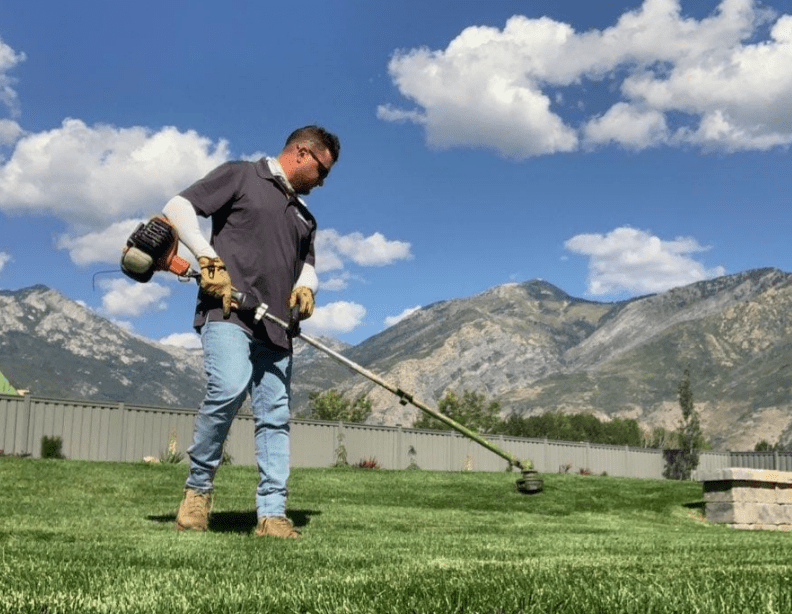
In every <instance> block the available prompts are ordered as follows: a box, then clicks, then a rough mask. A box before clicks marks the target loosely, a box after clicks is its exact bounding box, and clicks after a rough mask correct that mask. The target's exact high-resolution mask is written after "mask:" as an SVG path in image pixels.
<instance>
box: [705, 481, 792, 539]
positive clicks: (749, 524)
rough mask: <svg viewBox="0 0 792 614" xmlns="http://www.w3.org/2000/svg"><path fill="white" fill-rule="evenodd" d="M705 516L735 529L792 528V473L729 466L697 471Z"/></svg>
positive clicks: (709, 519)
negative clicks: (701, 488) (701, 486)
mask: <svg viewBox="0 0 792 614" xmlns="http://www.w3.org/2000/svg"><path fill="white" fill-rule="evenodd" d="M696 479H697V480H699V481H700V482H702V484H703V489H704V504H705V507H706V518H707V520H708V521H709V522H715V523H719V524H726V525H728V526H730V527H732V528H734V529H764V530H783V531H789V530H792V472H785V471H770V470H767V469H746V468H730V469H716V470H713V471H700V472H697V475H696Z"/></svg>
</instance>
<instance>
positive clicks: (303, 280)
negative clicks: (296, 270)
mask: <svg viewBox="0 0 792 614" xmlns="http://www.w3.org/2000/svg"><path fill="white" fill-rule="evenodd" d="M297 286H305V287H306V288H308V289H309V290H310V291H311V292H313V293H314V294H316V293H317V292H318V291H319V278H318V277H317V276H316V269H314V268H313V267H312V266H311V265H310V264H304V265H303V268H302V271H300V276H299V277H298V278H297V282H296V283H295V284H294V287H295V288H296V287H297Z"/></svg>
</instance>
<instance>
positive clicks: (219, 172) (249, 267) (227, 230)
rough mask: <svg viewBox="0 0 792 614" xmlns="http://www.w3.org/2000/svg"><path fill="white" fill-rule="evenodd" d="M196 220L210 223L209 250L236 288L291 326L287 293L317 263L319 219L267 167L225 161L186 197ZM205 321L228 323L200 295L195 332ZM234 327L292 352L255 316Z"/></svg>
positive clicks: (234, 315) (215, 303)
mask: <svg viewBox="0 0 792 614" xmlns="http://www.w3.org/2000/svg"><path fill="white" fill-rule="evenodd" d="M181 196H183V197H184V198H186V199H187V200H189V201H190V202H191V203H192V205H193V207H194V208H195V210H196V212H197V213H198V215H201V216H203V217H209V218H211V220H212V236H211V240H210V242H211V244H212V247H213V248H214V250H215V251H216V252H217V255H218V256H220V258H222V260H223V262H225V264H226V267H228V273H229V275H230V276H231V282H232V283H233V284H234V287H235V288H236V289H237V290H240V291H242V292H245V293H247V294H249V295H251V296H253V297H255V299H256V300H257V301H260V302H264V303H266V304H267V305H268V306H269V309H270V312H271V313H273V314H274V315H276V316H278V317H280V318H281V319H283V320H286V321H288V320H289V295H290V293H291V290H292V288H293V287H294V284H295V282H296V281H297V278H298V277H299V276H300V272H301V271H302V268H303V265H304V264H305V263H307V264H310V265H311V266H313V265H314V263H315V254H314V238H315V236H316V219H315V218H314V216H313V215H311V213H310V212H309V211H308V209H307V208H306V207H305V205H303V203H301V202H300V201H299V199H298V198H297V197H296V196H295V195H294V194H291V193H290V192H289V191H288V190H287V189H286V188H285V187H284V186H283V185H282V184H281V182H280V180H279V179H278V178H276V177H275V176H274V175H273V174H272V172H271V171H270V169H269V166H268V165H267V162H266V160H265V159H264V158H262V159H261V160H259V161H257V162H226V163H225V164H222V165H221V166H219V167H217V168H216V169H215V170H213V171H211V172H210V173H209V174H208V175H206V177H204V178H203V179H200V180H198V181H197V182H195V183H194V184H193V185H191V186H190V187H189V188H187V189H186V190H184V191H183V192H181ZM207 320H220V321H222V320H223V312H222V306H221V303H220V300H219V299H216V298H213V297H211V296H208V295H206V294H204V293H203V292H201V291H199V292H198V304H197V306H196V310H195V320H194V325H195V327H196V329H200V327H201V326H203V324H204V323H205V322H206V321H207ZM226 321H229V322H235V323H236V324H238V325H240V326H242V327H243V328H245V329H247V330H248V331H250V332H251V333H252V334H253V335H254V336H255V337H256V338H258V339H262V340H265V341H269V342H270V343H271V344H272V345H274V346H276V347H280V348H284V349H291V340H290V339H289V338H288V337H287V335H286V333H285V331H284V330H283V329H282V328H281V327H280V326H278V325H277V324H275V323H273V322H270V321H268V320H264V321H262V322H260V323H258V324H254V323H253V314H252V313H249V312H248V313H245V312H242V313H239V312H236V311H233V310H232V312H231V316H230V318H228V320H226Z"/></svg>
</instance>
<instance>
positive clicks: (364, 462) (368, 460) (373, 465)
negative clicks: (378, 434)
mask: <svg viewBox="0 0 792 614" xmlns="http://www.w3.org/2000/svg"><path fill="white" fill-rule="evenodd" d="M355 466H356V467H357V468H358V469H379V467H380V465H379V463H378V462H377V459H376V458H374V457H373V456H371V457H365V458H361V459H360V460H359V461H358V464H357V465H355Z"/></svg>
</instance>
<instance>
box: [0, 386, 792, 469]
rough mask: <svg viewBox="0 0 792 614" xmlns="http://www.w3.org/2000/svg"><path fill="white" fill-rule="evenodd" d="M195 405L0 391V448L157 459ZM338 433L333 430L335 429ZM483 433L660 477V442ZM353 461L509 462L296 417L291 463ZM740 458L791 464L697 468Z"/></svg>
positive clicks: (435, 465) (243, 426) (236, 441)
mask: <svg viewBox="0 0 792 614" xmlns="http://www.w3.org/2000/svg"><path fill="white" fill-rule="evenodd" d="M194 418H195V410H194V409H178V408H165V407H145V406H126V405H124V403H96V402H83V401H67V400H61V399H44V398H36V397H31V396H30V395H27V396H25V397H20V396H16V395H2V394H0V429H2V432H0V450H3V452H4V453H6V454H30V455H31V456H33V457H38V456H40V455H41V439H42V437H44V436H49V437H53V436H58V437H61V438H62V439H63V452H64V454H65V456H67V457H68V458H75V459H86V460H110V461H127V462H129V461H140V460H142V459H143V457H145V456H153V457H155V458H159V457H160V455H161V454H163V453H164V452H165V451H166V450H167V448H168V443H169V439H170V437H172V436H173V437H175V439H176V445H177V448H178V450H179V451H180V452H186V450H187V448H188V447H189V445H190V443H191V441H192V431H193V421H194ZM339 436H341V439H340V438H339ZM253 437H254V424H253V418H252V416H246V415H242V416H238V417H237V418H236V420H235V421H234V424H233V425H232V427H231V431H230V432H229V435H228V438H227V440H226V452H227V453H228V454H229V455H230V456H231V457H232V462H234V463H235V464H241V465H253V464H255V443H254V438H253ZM489 438H490V440H491V441H492V442H493V443H494V444H495V445H496V446H498V447H500V448H502V449H504V450H506V451H508V452H510V453H512V454H514V455H515V456H517V458H520V459H524V460H530V461H531V462H532V463H533V464H534V467H535V468H536V469H537V470H538V471H539V472H541V473H555V472H558V471H569V472H573V473H577V472H580V471H581V470H585V471H589V472H591V473H597V474H601V473H607V474H608V475H614V476H627V477H638V478H659V477H662V472H663V465H664V461H663V455H662V452H661V451H660V450H654V449H646V448H630V447H628V446H605V445H599V444H588V443H576V442H568V441H550V440H547V439H522V438H518V437H506V436H503V435H493V436H490V437H489ZM340 445H343V446H344V447H345V449H346V455H347V461H348V462H349V463H350V464H355V463H357V462H358V461H360V460H361V459H363V458H374V459H376V460H377V462H378V463H379V465H380V466H381V467H383V468H387V469H404V468H406V467H408V466H410V465H411V464H413V465H417V466H418V467H420V468H421V469H428V470H439V471H460V470H464V469H470V470H473V471H504V470H505V469H506V468H507V462H506V461H505V460H504V459H502V458H501V457H500V456H498V455H497V454H494V453H493V452H491V451H489V450H487V449H486V448H484V447H482V446H480V445H479V444H477V443H475V442H473V441H471V440H470V439H468V438H466V437H464V436H462V435H460V434H459V433H457V432H456V431H424V430H417V429H407V428H402V427H387V426H374V425H366V424H343V423H337V422H322V421H306V420H294V421H292V422H291V463H292V465H293V466H295V467H329V466H331V465H333V464H334V463H335V462H336V457H337V452H338V451H339V446H340ZM724 467H748V468H755V469H774V470H778V471H792V454H787V453H782V452H731V453H729V452H702V453H701V455H700V458H699V467H698V468H699V469H700V470H709V469H719V468H724Z"/></svg>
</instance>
